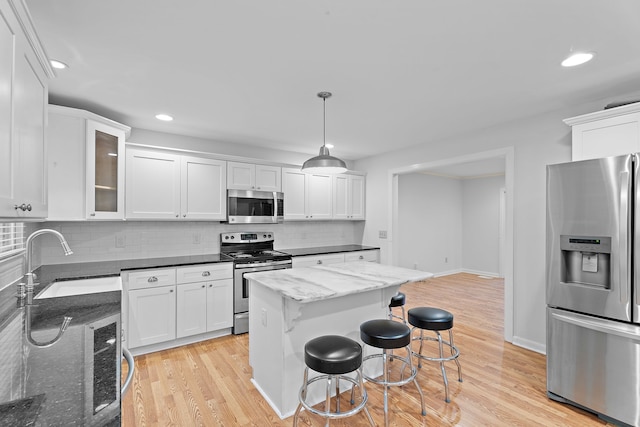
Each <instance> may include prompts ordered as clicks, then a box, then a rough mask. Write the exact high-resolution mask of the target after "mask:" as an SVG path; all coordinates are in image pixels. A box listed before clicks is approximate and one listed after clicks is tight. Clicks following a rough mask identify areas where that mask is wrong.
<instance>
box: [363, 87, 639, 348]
mask: <svg viewBox="0 0 640 427" xmlns="http://www.w3.org/2000/svg"><path fill="white" fill-rule="evenodd" d="M630 97H631V94H624V95H623V96H621V98H624V99H627V98H630ZM610 101H611V99H603V100H601V101H599V102H597V103H592V104H585V105H583V106H581V107H580V108H572V109H565V110H560V111H553V112H549V113H547V114H544V115H540V116H537V117H532V118H530V119H527V120H519V121H515V122H510V123H506V124H504V125H501V126H496V127H493V128H488V129H484V130H480V131H477V132H473V133H469V134H464V135H458V136H455V137H451V138H448V139H446V140H439V141H430V140H428V138H427V137H424V138H419V137H416V144H417V145H415V146H414V147H411V148H408V149H403V150H397V151H390V152H388V153H385V154H383V155H378V156H372V157H369V158H366V159H362V160H359V161H357V162H355V168H356V169H358V170H361V171H365V172H367V174H368V175H367V223H366V225H365V229H364V238H363V244H366V245H375V246H380V247H381V249H382V250H381V259H382V262H387V260H388V255H389V244H388V243H389V241H388V240H384V239H379V238H378V231H379V230H388V229H389V225H390V220H391V218H389V212H390V207H389V204H390V203H391V200H390V198H389V197H380V194H381V193H383V192H385V191H386V192H387V193H388V194H391V190H390V189H391V187H392V185H391V182H389V175H390V173H389V171H390V170H392V169H396V168H401V167H406V166H410V165H414V164H420V163H427V162H432V161H435V160H444V159H450V158H455V157H459V156H464V155H469V154H473V153H479V152H482V151H488V150H496V149H503V148H505V147H513V148H514V194H508V195H507V197H512V198H513V199H512V200H513V203H514V212H513V214H514V236H513V238H514V242H513V243H514V254H513V255H514V265H513V272H514V281H513V286H514V295H513V312H514V314H513V341H514V343H517V344H520V345H523V346H526V347H530V348H535V349H537V350H541V351H543V350H544V348H545V320H544V319H545V278H544V274H545V257H544V253H545V227H546V225H545V221H546V216H545V180H546V178H545V176H546V175H545V173H546V172H545V171H546V168H545V166H546V165H547V164H551V163H560V162H565V161H570V160H571V129H570V128H569V127H568V126H566V125H565V124H564V123H563V122H562V119H564V118H566V117H572V116H577V115H580V114H585V113H589V112H593V111H597V110H600V109H602V107H603V106H604V105H606V104H607V103H608V102H610ZM429 119H430V118H428V117H427V118H425V120H429ZM460 119H461V120H464V118H460ZM392 144H393V141H390V146H392ZM389 237H390V238H391V239H393V238H394V236H392V235H391V236H389Z"/></svg>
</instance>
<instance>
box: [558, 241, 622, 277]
mask: <svg viewBox="0 0 640 427" xmlns="http://www.w3.org/2000/svg"><path fill="white" fill-rule="evenodd" d="M560 253H561V257H562V260H561V263H560V265H561V272H560V274H561V281H562V282H564V283H572V284H580V285H588V286H596V287H599V288H604V289H609V288H610V287H611V271H610V265H611V237H592V236H560Z"/></svg>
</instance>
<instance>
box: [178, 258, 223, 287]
mask: <svg viewBox="0 0 640 427" xmlns="http://www.w3.org/2000/svg"><path fill="white" fill-rule="evenodd" d="M232 277H233V264H232V263H230V262H223V263H219V264H203V265H195V266H193V267H181V268H178V270H177V281H178V283H191V282H204V281H208V280H218V279H230V278H232Z"/></svg>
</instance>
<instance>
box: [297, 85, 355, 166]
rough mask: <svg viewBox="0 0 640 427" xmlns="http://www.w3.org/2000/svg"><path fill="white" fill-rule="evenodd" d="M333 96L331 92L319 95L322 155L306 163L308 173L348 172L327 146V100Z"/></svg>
mask: <svg viewBox="0 0 640 427" xmlns="http://www.w3.org/2000/svg"><path fill="white" fill-rule="evenodd" d="M330 96H331V92H320V93H318V97H319V98H322V102H323V122H322V124H323V127H322V129H323V131H322V147H320V153H319V154H318V155H317V156H315V157H312V158H310V159H309V160H307V161H306V162H304V164H303V165H302V170H303V171H304V172H308V173H342V172H346V171H347V165H346V164H345V163H344V161H342V160H340V159H339V158H337V157H333V156H332V155H331V154H329V148H327V144H326V130H327V120H326V112H327V109H326V102H327V98H329V97H330Z"/></svg>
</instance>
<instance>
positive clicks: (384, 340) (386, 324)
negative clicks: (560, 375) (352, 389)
mask: <svg viewBox="0 0 640 427" xmlns="http://www.w3.org/2000/svg"><path fill="white" fill-rule="evenodd" d="M360 338H361V339H362V341H363V342H364V343H365V344H367V345H369V346H371V347H374V348H378V349H381V350H382V352H381V353H374V354H370V355H368V356H365V357H364V358H363V359H362V364H363V366H364V364H365V362H367V361H369V360H371V359H375V358H382V375H379V374H378V376H377V377H370V376H367V375H365V376H364V377H365V379H366V380H367V381H369V382H372V383H375V384H379V385H382V395H383V411H384V424H385V427H388V426H389V387H391V386H403V385H405V384H408V383H410V382H413V384H414V385H415V386H416V389H417V390H418V394H419V395H420V406H421V410H422V412H421V413H422V415H426V414H427V411H426V409H425V403H424V395H423V393H422V390H421V389H420V385H419V384H418V381H417V380H416V375H417V373H418V370H417V369H416V367H415V366H414V365H413V358H412V353H411V330H410V329H409V327H408V326H407V325H404V324H402V323H400V322H394V321H392V320H389V319H377V320H370V321H367V322H364V323H363V324H361V325H360ZM401 348H404V349H405V350H406V353H407V355H406V356H400V355H398V354H393V355H392V354H391V351H392V350H394V349H395V350H397V349H401ZM392 358H393V360H397V361H399V362H400V363H402V367H401V369H402V370H401V371H400V372H401V379H400V380H399V381H393V380H392V379H391V378H390V376H389V362H390V361H391V360H392ZM378 366H379V365H378ZM406 367H408V368H409V370H410V373H409V375H408V376H407V377H406V378H405V376H404V369H405V368H406Z"/></svg>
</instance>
